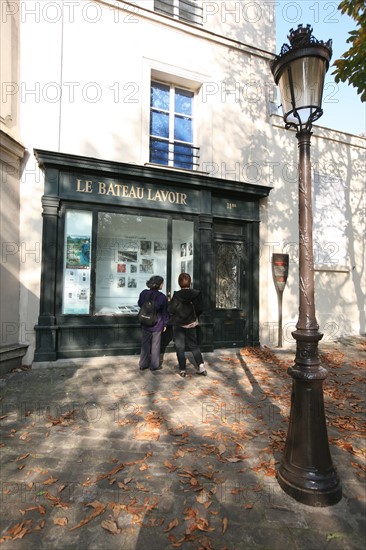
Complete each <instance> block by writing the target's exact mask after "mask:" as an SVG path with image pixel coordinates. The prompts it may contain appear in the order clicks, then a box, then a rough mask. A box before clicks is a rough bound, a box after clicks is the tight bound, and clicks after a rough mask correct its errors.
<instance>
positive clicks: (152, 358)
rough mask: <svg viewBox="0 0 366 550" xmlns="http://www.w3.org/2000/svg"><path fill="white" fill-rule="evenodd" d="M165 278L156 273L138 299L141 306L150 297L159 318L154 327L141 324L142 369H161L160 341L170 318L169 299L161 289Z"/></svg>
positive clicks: (140, 365) (140, 364)
mask: <svg viewBox="0 0 366 550" xmlns="http://www.w3.org/2000/svg"><path fill="white" fill-rule="evenodd" d="M163 283H164V279H163V277H160V276H159V275H154V276H153V277H150V279H149V280H148V281H147V282H146V286H147V289H145V290H143V291H142V292H141V294H140V296H139V299H138V302H137V303H138V305H139V307H141V306H142V304H143V303H144V302H145V301H146V300H147V299H148V298H149V297H150V295H151V291H152V298H153V300H154V302H155V305H156V310H157V316H158V320H157V322H156V324H155V325H154V326H152V327H147V326H145V325H141V329H142V334H141V353H140V361H139V367H140V370H145V369H150V370H151V371H156V370H160V369H161V368H162V367H161V366H160V343H161V333H162V332H165V330H166V325H167V323H168V320H169V316H168V300H167V298H166V296H165V294H163V293H162V292H160V291H161V289H162V288H163Z"/></svg>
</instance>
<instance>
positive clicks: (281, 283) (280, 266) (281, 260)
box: [272, 253, 289, 348]
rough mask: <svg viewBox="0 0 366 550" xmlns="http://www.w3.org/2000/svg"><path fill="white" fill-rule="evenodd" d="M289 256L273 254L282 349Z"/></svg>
mask: <svg viewBox="0 0 366 550" xmlns="http://www.w3.org/2000/svg"><path fill="white" fill-rule="evenodd" d="M288 266H289V255H288V254H279V253H277V254H272V276H273V282H274V285H275V288H276V292H277V301H278V345H277V347H279V348H281V347H282V294H283V291H284V290H285V286H286V281H287V277H288Z"/></svg>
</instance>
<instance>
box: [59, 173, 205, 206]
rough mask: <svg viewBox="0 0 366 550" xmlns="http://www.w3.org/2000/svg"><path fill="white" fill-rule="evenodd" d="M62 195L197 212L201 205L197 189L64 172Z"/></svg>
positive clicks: (88, 199)
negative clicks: (96, 178)
mask: <svg viewBox="0 0 366 550" xmlns="http://www.w3.org/2000/svg"><path fill="white" fill-rule="evenodd" d="M60 183H61V185H60V191H61V193H60V195H61V196H62V197H65V198H73V199H77V200H82V201H91V202H96V201H97V202H100V201H103V202H109V203H113V204H116V203H118V204H121V205H123V206H127V205H129V206H139V205H141V206H149V207H150V208H151V207H152V208H164V209H165V208H168V209H172V208H173V209H174V208H177V209H179V210H182V208H183V209H184V210H185V211H190V212H196V211H197V209H198V208H199V202H200V201H199V193H198V192H197V191H195V190H189V191H188V192H182V191H179V190H172V189H171V188H169V187H165V186H160V185H159V186H154V185H152V184H144V185H141V184H135V183H122V182H120V181H117V180H114V179H110V180H108V181H107V180H104V181H101V180H99V179H98V180H94V179H93V178H90V177H89V178H88V177H84V178H75V177H70V174H65V173H63V174H62V175H61V182H60Z"/></svg>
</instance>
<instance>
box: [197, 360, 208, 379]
mask: <svg viewBox="0 0 366 550" xmlns="http://www.w3.org/2000/svg"><path fill="white" fill-rule="evenodd" d="M197 374H200V375H201V376H207V370H206V369H205V367H204V365H203V363H201V364H200V366H199V367H198V371H197Z"/></svg>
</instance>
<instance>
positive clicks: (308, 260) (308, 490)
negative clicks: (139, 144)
mask: <svg viewBox="0 0 366 550" xmlns="http://www.w3.org/2000/svg"><path fill="white" fill-rule="evenodd" d="M312 30H313V29H312V28H311V26H310V25H307V26H306V27H303V26H302V25H299V26H298V28H297V29H296V30H295V31H294V30H293V29H291V30H290V34H289V36H288V38H289V41H290V46H289V45H288V44H284V45H283V46H282V49H281V53H280V55H278V56H276V58H275V59H274V60H273V62H272V63H271V70H272V73H273V76H274V79H275V82H276V84H277V85H278V86H279V89H280V93H281V99H282V108H283V118H284V121H285V125H286V128H291V127H293V128H295V129H296V130H297V132H296V138H297V140H298V147H299V184H298V196H299V206H298V209H299V319H298V322H297V324H296V330H295V331H294V332H293V333H292V335H293V337H294V339H295V340H296V357H295V363H294V365H293V366H291V367H289V369H288V374H289V375H290V376H291V377H292V379H293V381H292V392H291V409H290V421H289V428H288V432H287V437H286V443H285V449H284V453H283V457H282V461H281V464H280V467H279V469H278V471H277V480H278V483H279V485H280V486H281V487H282V489H283V490H284V491H285V492H286V493H287V494H289V495H290V496H291V497H293V498H294V499H295V500H297V501H299V502H301V503H303V504H308V505H309V506H330V505H333V504H336V503H337V502H338V501H339V500H340V499H341V498H342V487H341V483H340V480H339V478H338V475H337V472H336V470H335V468H334V466H333V463H332V459H331V455H330V450H329V442H328V434H327V427H326V419H325V410H324V398H323V382H324V380H325V378H326V376H327V374H328V373H327V369H325V368H324V367H323V366H322V365H321V362H320V357H319V352H318V343H319V341H320V340H321V339H322V337H323V334H321V333H320V332H319V325H318V323H317V320H316V317H315V303H314V258H313V235H312V231H313V229H312V223H313V221H312V199H311V195H312V191H311V161H310V138H311V135H312V133H311V128H312V123H313V122H314V121H315V120H317V119H318V118H319V117H321V115H322V114H323V111H322V107H321V103H322V96H323V88H324V78H325V73H326V71H327V70H328V68H329V61H330V58H331V56H332V47H331V44H332V42H331V40H328V42H327V43H324V42H320V41H318V40H316V38H314V37H313V36H312Z"/></svg>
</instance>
